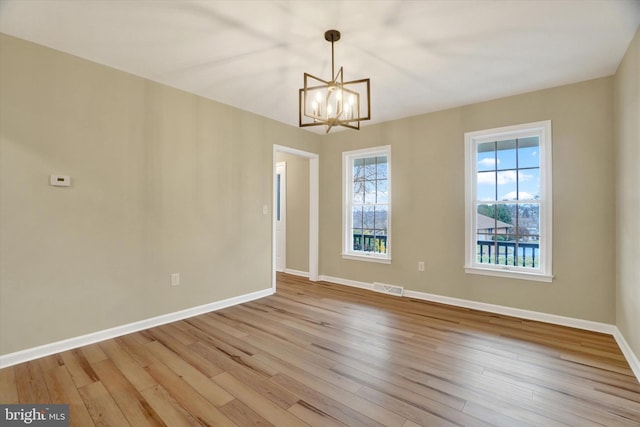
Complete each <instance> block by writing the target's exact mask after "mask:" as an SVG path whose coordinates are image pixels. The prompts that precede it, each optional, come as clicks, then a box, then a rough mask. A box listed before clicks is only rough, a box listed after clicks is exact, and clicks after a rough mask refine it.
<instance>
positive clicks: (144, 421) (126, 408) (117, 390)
mask: <svg viewBox="0 0 640 427" xmlns="http://www.w3.org/2000/svg"><path fill="white" fill-rule="evenodd" d="M93 368H94V371H95V372H96V374H97V375H98V377H99V378H100V381H101V382H102V384H103V385H104V387H105V388H106V389H107V391H108V392H109V394H110V395H111V397H112V398H113V400H114V401H115V402H116V404H117V405H118V407H119V408H120V410H121V411H122V413H123V414H124V416H125V417H126V418H127V420H128V421H129V423H130V424H131V425H132V426H135V427H138V426H140V427H147V426H149V427H151V426H163V425H165V424H164V422H163V421H162V420H161V419H160V417H159V416H158V414H157V413H156V412H155V411H154V410H153V408H151V406H149V404H148V403H147V401H146V399H145V398H144V397H143V396H142V395H141V394H140V392H138V390H136V389H135V387H134V386H133V385H132V384H131V383H130V382H129V381H128V380H127V379H126V378H125V376H124V375H122V374H121V373H120V371H119V370H118V368H117V367H116V366H115V365H114V364H113V362H112V361H111V360H110V359H105V360H101V361H99V362H96V363H94V364H93Z"/></svg>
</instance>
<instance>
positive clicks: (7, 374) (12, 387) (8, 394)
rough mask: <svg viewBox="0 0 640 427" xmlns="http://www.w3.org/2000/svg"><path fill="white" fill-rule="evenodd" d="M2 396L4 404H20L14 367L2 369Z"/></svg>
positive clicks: (0, 389)
mask: <svg viewBox="0 0 640 427" xmlns="http://www.w3.org/2000/svg"><path fill="white" fill-rule="evenodd" d="M0 396H2V403H5V404H7V405H12V404H17V403H18V402H19V399H18V386H17V385H16V373H15V368H14V367H13V366H10V367H8V368H5V369H0Z"/></svg>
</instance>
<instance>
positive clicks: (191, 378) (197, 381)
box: [146, 341, 233, 406]
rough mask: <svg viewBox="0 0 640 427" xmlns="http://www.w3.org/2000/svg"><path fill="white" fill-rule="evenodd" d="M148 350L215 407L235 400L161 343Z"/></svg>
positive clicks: (148, 346)
mask: <svg viewBox="0 0 640 427" xmlns="http://www.w3.org/2000/svg"><path fill="white" fill-rule="evenodd" d="M146 348H148V349H149V351H151V353H153V355H154V356H156V357H157V358H158V360H159V361H160V362H162V363H163V364H164V365H165V366H167V367H169V369H171V370H172V371H173V372H174V373H176V374H177V375H178V376H180V378H182V379H183V380H184V381H185V382H186V383H187V384H189V385H190V386H191V387H193V388H194V389H195V390H196V391H197V392H198V393H199V394H200V395H202V397H204V398H205V399H207V400H208V401H209V402H211V403H212V404H213V405H215V406H222V405H224V404H226V403H229V402H230V401H231V400H233V396H232V395H230V394H229V393H227V392H226V391H225V390H223V389H222V388H221V387H219V386H218V385H217V384H216V383H214V382H213V381H211V379H209V378H208V377H206V376H205V375H204V374H203V373H202V372H200V371H198V370H197V369H196V368H194V367H193V366H191V365H190V364H188V363H187V362H186V361H185V360H184V359H182V358H181V357H180V356H179V355H178V354H176V353H174V352H172V351H171V350H169V349H168V348H166V347H165V346H163V345H162V344H160V343H159V342H157V341H155V342H150V343H149V344H146Z"/></svg>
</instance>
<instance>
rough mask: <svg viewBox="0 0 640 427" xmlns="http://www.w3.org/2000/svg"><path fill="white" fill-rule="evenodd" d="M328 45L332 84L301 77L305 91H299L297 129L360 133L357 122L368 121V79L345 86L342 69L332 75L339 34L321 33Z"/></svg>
mask: <svg viewBox="0 0 640 427" xmlns="http://www.w3.org/2000/svg"><path fill="white" fill-rule="evenodd" d="M324 38H325V40H326V41H328V42H331V80H329V81H327V80H323V79H321V78H318V77H315V76H312V75H311V74H308V73H304V87H303V88H302V89H300V90H299V103H300V110H299V119H300V120H299V123H300V127H307V126H326V132H327V133H329V131H330V130H331V128H333V127H334V126H344V127H347V128H350V129H356V130H358V129H360V122H361V121H364V120H370V119H371V102H370V98H369V94H370V89H369V79H360V80H353V81H350V82H345V81H344V78H343V71H342V67H340V69H338V72H337V73H336V72H335V65H334V64H335V63H334V57H333V44H334V43H335V42H337V41H338V40H340V31H338V30H328V31H327V32H325V33H324Z"/></svg>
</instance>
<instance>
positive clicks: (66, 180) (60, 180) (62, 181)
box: [49, 175, 71, 187]
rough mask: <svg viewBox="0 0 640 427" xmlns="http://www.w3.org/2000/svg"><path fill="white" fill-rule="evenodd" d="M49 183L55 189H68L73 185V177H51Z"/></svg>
mask: <svg viewBox="0 0 640 427" xmlns="http://www.w3.org/2000/svg"><path fill="white" fill-rule="evenodd" d="M49 183H50V184H51V185H53V186H54V187H68V186H70V185H71V177H70V176H68V175H51V178H50V181H49Z"/></svg>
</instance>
